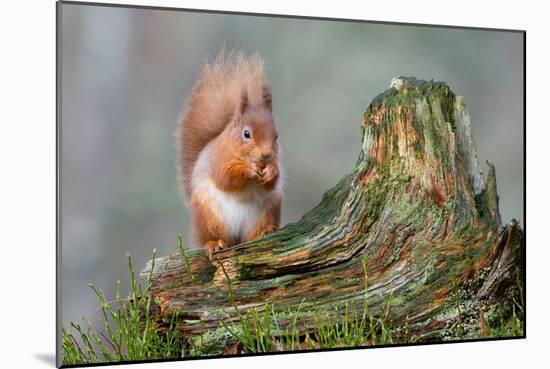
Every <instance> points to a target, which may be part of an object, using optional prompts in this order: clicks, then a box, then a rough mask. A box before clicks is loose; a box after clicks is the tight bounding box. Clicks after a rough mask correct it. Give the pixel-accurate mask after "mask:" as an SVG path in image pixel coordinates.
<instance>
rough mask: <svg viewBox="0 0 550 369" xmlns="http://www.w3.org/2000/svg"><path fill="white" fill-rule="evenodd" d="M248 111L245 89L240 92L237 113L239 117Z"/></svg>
mask: <svg viewBox="0 0 550 369" xmlns="http://www.w3.org/2000/svg"><path fill="white" fill-rule="evenodd" d="M246 109H248V91H247V90H246V88H243V90H242V91H241V104H240V105H239V113H240V114H241V115H243V114H244V112H245V111H246Z"/></svg>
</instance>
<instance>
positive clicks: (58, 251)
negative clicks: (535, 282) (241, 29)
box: [55, 0, 527, 368]
mask: <svg viewBox="0 0 550 369" xmlns="http://www.w3.org/2000/svg"><path fill="white" fill-rule="evenodd" d="M61 5H84V6H94V7H108V8H126V9H144V10H145V9H148V10H161V11H177V12H187V13H201V14H224V15H244V16H259V17H269V18H286V19H302V20H320V21H330V22H349V23H369V24H382V25H398V26H410V27H429V28H445V29H457V30H475V31H494V32H506V33H520V34H522V35H523V233H524V236H523V242H524V245H525V246H524V247H523V251H524V254H523V274H524V275H523V280H524V286H523V293H524V298H525V300H524V301H525V306H524V311H525V318H524V328H523V336H517V337H499V338H476V339H468V340H453V341H440V342H425V343H406V344H405V343H401V344H386V345H376V346H364V347H337V348H330V349H315V350H299V351H284V352H269V353H245V354H235V355H216V356H198V357H185V358H177V359H152V360H133V361H116V362H103V363H93V364H78V365H61V360H62V358H61V354H62V342H61V340H60V339H61V334H60V333H61V324H62V319H61V307H62V303H61V282H62V280H61V192H62V191H61V183H62V182H61V169H62V167H61V163H60V159H61V150H62V142H61V107H62V94H61V86H62V79H61V77H62V73H61V72H62V65H61V64H62V63H61V62H62V58H61V55H62V54H61V47H62V43H61V38H60V36H61V30H62V24H61V20H62V12H61V9H62V7H61ZM55 57H56V63H55V65H56V69H55V77H56V78H55V80H56V83H55V94H56V108H55V119H56V125H55V130H56V154H55V155H56V194H55V197H56V261H57V263H56V332H55V336H56V366H57V367H58V368H84V367H96V366H108V365H125V364H143V363H160V362H183V361H195V360H210V359H225V358H238V357H254V356H270V355H292V354H302V353H316V352H331V351H349V350H365V349H367V350H368V349H378V348H388V347H412V346H427V345H442V344H443V345H445V344H454V343H476V342H492V341H508V340H520V339H526V338H527V266H526V262H527V257H526V255H527V248H526V244H527V238H526V234H527V232H526V229H527V201H526V200H527V188H526V187H527V166H526V163H527V132H526V128H527V124H526V122H527V31H526V30H521V29H505V28H484V27H469V26H456V25H441V24H428V23H403V22H391V21H375V20H365V19H346V18H329V17H318V16H302V15H291V14H269V13H253V12H238V11H224V10H211V9H190V8H176V7H163V6H152V5H133V4H109V3H98V2H82V1H65V0H57V1H56V55H55Z"/></svg>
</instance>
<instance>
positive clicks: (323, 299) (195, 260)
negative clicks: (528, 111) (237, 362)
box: [142, 78, 524, 337]
mask: <svg viewBox="0 0 550 369" xmlns="http://www.w3.org/2000/svg"><path fill="white" fill-rule="evenodd" d="M361 139H362V150H361V152H360V154H359V158H358V160H357V162H356V164H355V166H354V168H353V169H352V171H351V173H350V174H349V175H347V176H345V177H343V178H342V179H341V180H340V182H339V183H338V184H337V185H336V186H335V187H334V188H332V189H330V190H328V191H327V192H326V193H325V194H324V196H323V199H322V200H321V202H320V204H319V205H318V206H317V207H315V208H314V209H313V210H311V211H309V212H308V213H307V214H305V215H304V216H303V217H302V219H301V220H300V221H298V222H296V223H292V224H288V225H286V226H285V227H283V228H282V229H280V230H278V231H276V232H273V233H271V234H269V235H267V236H266V237H264V238H262V239H259V240H256V241H252V242H247V243H243V244H241V245H238V246H235V247H232V248H229V249H227V250H223V251H221V252H218V253H217V254H216V257H217V259H218V261H219V262H215V263H210V262H209V261H208V259H207V258H206V257H205V253H204V251H203V250H196V251H191V252H189V253H188V259H189V260H188V261H189V263H188V264H187V263H186V262H185V261H184V259H183V258H182V254H181V253H180V252H175V253H174V254H172V255H169V256H167V257H163V258H160V259H157V260H156V261H155V267H154V270H153V271H152V275H153V279H154V283H153V286H152V293H153V296H154V302H155V304H156V311H157V317H158V320H159V323H160V325H161V326H162V324H166V323H163V322H165V321H167V320H168V319H169V318H170V317H171V316H172V314H173V313H178V317H179V319H180V322H181V332H182V334H183V335H184V336H186V337H190V336H193V335H196V334H198V333H201V332H204V331H210V332H214V331H215V330H216V329H218V328H219V326H220V320H221V319H235V320H236V319H237V314H236V311H235V309H234V307H233V306H232V305H231V303H230V301H229V294H228V288H227V284H226V276H225V273H227V275H228V276H229V279H230V280H231V283H232V290H233V293H234V298H235V303H236V304H237V305H238V308H239V310H240V311H246V310H247V309H251V308H256V309H260V310H261V309H262V308H263V307H264V306H265V303H266V302H269V303H272V304H273V306H274V308H275V310H277V311H288V310H289V309H290V310H291V311H297V309H298V306H299V305H301V307H300V319H298V325H299V326H300V327H306V326H309V327H311V326H312V325H313V324H312V319H313V318H312V317H313V315H314V313H315V312H316V311H319V309H323V308H326V309H327V311H332V312H333V314H335V315H338V314H339V313H338V311H336V310H335V309H333V307H334V306H343V305H347V306H348V310H349V311H354V310H355V311H358V312H361V311H363V304H364V301H365V283H364V282H365V278H364V273H363V257H365V258H366V269H367V274H368V291H367V293H368V296H369V305H370V309H371V311H372V312H374V313H375V314H376V312H381V311H382V309H383V308H384V303H385V301H386V300H387V298H388V296H389V295H390V294H391V296H392V301H393V303H392V306H391V309H390V311H389V315H390V316H389V318H390V320H391V321H392V322H393V324H394V325H395V326H399V325H404V324H405V322H407V325H408V326H410V327H411V331H413V332H415V333H416V334H422V333H426V332H429V331H433V330H434V329H439V328H442V327H448V326H449V325H450V324H452V322H453V321H455V320H456V319H457V318H458V319H463V318H464V317H465V316H470V317H476V316H479V314H480V313H482V312H483V311H486V310H488V309H490V307H491V306H493V305H494V304H496V303H498V302H499V301H502V300H503V299H510V298H511V297H510V296H511V294H513V293H517V292H518V291H517V289H516V288H515V286H516V277H517V275H519V276H520V279H521V278H522V276H523V270H521V266H522V265H523V263H522V260H521V257H522V255H523V253H522V248H523V247H524V245H523V233H522V231H521V229H520V227H519V226H518V224H517V222H515V221H513V222H512V223H511V224H509V225H506V226H504V227H502V226H501V220H500V214H499V210H498V195H497V191H496V179H495V169H494V166H493V165H492V164H489V171H488V177H487V179H483V177H482V173H481V171H480V170H479V168H478V162H477V156H476V150H475V146H474V142H473V138H472V133H471V128H470V118H469V115H468V111H467V109H466V107H465V105H464V102H463V100H462V98H461V97H460V96H456V95H455V94H454V93H453V92H452V91H451V89H450V88H449V86H448V85H447V84H445V83H443V82H433V81H430V82H426V81H419V80H416V79H414V78H398V79H394V80H393V81H392V87H390V89H388V90H386V91H385V92H384V93H382V94H380V95H379V96H377V97H376V98H375V99H373V101H372V102H371V104H370V105H369V107H368V109H367V111H366V112H365V114H364V120H363V124H362V126H361ZM221 264H223V266H224V269H225V273H224V270H222V268H221ZM151 265H152V264H151V262H149V263H148V265H147V266H146V268H145V269H144V271H143V272H142V273H143V275H148V274H149V273H150V272H151V270H150V268H151ZM518 268H519V269H518ZM517 273H519V274H517ZM191 275H193V276H194V278H193V279H194V280H192V278H191ZM522 281H523V279H521V282H522ZM339 311H342V309H340V310H339ZM459 314H460V315H462V316H458V315H459ZM463 320H464V319H463ZM464 321H465V320H464ZM472 327H473V328H472V330H471V335H472V336H474V335H476V334H479V330H477V331H476V329H475V322H474V323H472Z"/></svg>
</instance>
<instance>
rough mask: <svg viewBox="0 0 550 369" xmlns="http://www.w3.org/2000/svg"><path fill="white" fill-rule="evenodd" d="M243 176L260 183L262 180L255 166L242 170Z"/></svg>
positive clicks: (260, 172) (258, 169)
mask: <svg viewBox="0 0 550 369" xmlns="http://www.w3.org/2000/svg"><path fill="white" fill-rule="evenodd" d="M244 174H245V176H246V177H247V178H249V179H255V180H257V181H261V178H262V171H261V169H260V168H258V166H256V165H249V166H247V167H246V169H245V170H244Z"/></svg>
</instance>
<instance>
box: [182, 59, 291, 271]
mask: <svg viewBox="0 0 550 369" xmlns="http://www.w3.org/2000/svg"><path fill="white" fill-rule="evenodd" d="M277 138H278V133H277V129H276V127H275V123H274V121H273V115H272V94H271V87H270V85H269V84H268V83H267V82H266V81H265V79H264V72H263V61H262V60H261V58H260V57H259V56H258V55H252V56H247V55H244V54H242V53H232V54H226V53H224V52H221V53H220V54H219V55H218V56H217V58H216V59H215V61H214V62H212V63H205V65H204V67H203V69H202V72H201V74H200V77H199V80H198V81H197V83H196V84H195V87H194V88H193V91H192V93H191V97H190V99H189V100H188V102H187V106H186V109H185V112H184V114H183V118H182V120H181V122H180V125H179V129H178V156H179V163H178V167H179V168H178V169H179V174H180V175H179V182H180V186H181V187H182V189H183V192H184V194H185V196H186V197H187V199H188V200H189V202H190V206H191V214H192V230H193V232H192V233H193V238H194V240H195V242H196V243H198V244H200V245H203V246H204V247H205V249H206V253H207V255H208V257H209V259H211V260H212V259H213V257H214V253H215V252H216V251H218V250H219V249H222V248H224V247H228V246H232V245H236V244H239V243H241V242H244V241H249V240H253V239H256V238H259V237H262V236H263V235H265V234H267V233H269V232H271V231H273V230H275V229H277V228H278V227H279V223H280V219H281V206H282V199H283V190H282V167H281V165H280V147H279V144H278V142H277Z"/></svg>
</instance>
